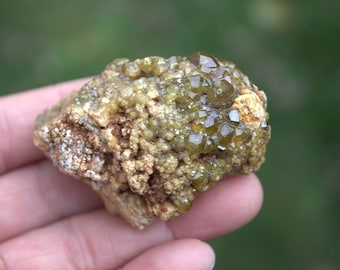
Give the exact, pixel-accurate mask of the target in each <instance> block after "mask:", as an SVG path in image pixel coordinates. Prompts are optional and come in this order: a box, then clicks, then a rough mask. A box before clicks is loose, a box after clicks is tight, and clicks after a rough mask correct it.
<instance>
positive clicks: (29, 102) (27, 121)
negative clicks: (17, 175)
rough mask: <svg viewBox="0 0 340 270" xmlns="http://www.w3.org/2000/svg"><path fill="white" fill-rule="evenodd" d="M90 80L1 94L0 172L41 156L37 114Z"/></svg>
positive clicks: (33, 160)
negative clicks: (36, 143)
mask: <svg viewBox="0 0 340 270" xmlns="http://www.w3.org/2000/svg"><path fill="white" fill-rule="evenodd" d="M88 80H89V79H88V78H87V79H86V78H85V79H79V80H74V81H69V82H64V83H60V84H55V85H51V86H46V87H41V88H38V89H35V90H30V91H27V92H24V93H21V94H14V95H9V96H5V97H3V98H0V134H1V137H2V138H1V143H0V174H3V173H4V172H6V171H9V170H11V169H14V168H17V167H20V166H22V165H25V164H28V163H31V162H35V161H37V160H39V159H40V158H42V156H43V155H42V153H41V152H40V151H39V150H38V149H37V148H36V147H35V146H34V145H33V142H32V133H33V130H34V121H35V118H36V116H37V115H38V114H39V113H41V112H42V111H43V110H44V109H45V108H47V107H49V106H51V105H54V104H55V103H57V102H58V101H60V100H61V99H63V98H65V97H67V96H68V95H69V94H70V93H71V92H72V91H75V90H79V89H80V88H81V86H82V85H83V84H84V83H85V82H87V81H88Z"/></svg>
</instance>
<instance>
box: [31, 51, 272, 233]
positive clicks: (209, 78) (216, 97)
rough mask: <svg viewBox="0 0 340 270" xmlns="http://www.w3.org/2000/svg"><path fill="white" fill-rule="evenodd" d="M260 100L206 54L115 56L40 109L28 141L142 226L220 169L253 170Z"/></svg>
mask: <svg viewBox="0 0 340 270" xmlns="http://www.w3.org/2000/svg"><path fill="white" fill-rule="evenodd" d="M266 106H267V104H266V96H265V94H264V92H262V91H260V90H258V88H257V87H256V86H255V85H254V84H253V83H252V82H250V80H249V79H248V77H247V76H246V75H244V74H243V73H242V72H241V71H240V70H238V69H237V67H236V66H235V64H233V63H231V62H229V61H225V60H219V59H216V58H215V57H214V56H212V55H210V54H208V53H202V52H198V53H195V54H193V55H191V56H189V57H180V56H173V57H170V58H168V59H165V58H162V57H156V56H152V57H146V58H144V59H137V60H134V61H130V60H128V59H125V58H120V59H116V60H114V61H113V62H112V63H110V64H109V65H107V67H106V69H105V70H104V71H103V72H102V73H101V74H100V75H99V76H96V77H94V78H93V79H92V80H90V81H89V82H88V83H87V84H85V85H84V86H83V87H82V88H81V89H80V91H79V92H78V93H74V94H72V95H71V96H70V97H69V98H68V99H66V100H64V101H62V102H61V103H59V104H57V105H56V106H55V107H53V108H51V109H48V110H46V111H45V112H44V113H43V114H42V115H40V116H39V117H38V118H37V122H36V130H35V132H34V142H35V144H36V145H37V146H38V147H39V148H40V149H41V150H43V151H44V152H45V154H46V155H47V156H48V157H49V158H51V160H52V161H53V162H54V164H55V165H56V166H57V167H58V168H59V169H60V170H61V171H63V172H65V173H66V174H69V175H72V176H75V177H77V178H79V179H81V180H83V181H84V182H86V183H87V184H89V185H91V186H92V187H93V189H95V190H96V191H97V192H98V194H99V195H100V196H101V197H102V199H103V201H104V203H105V205H106V207H107V209H108V210H109V211H110V212H113V213H115V212H117V211H118V212H119V213H120V214H121V216H122V217H123V218H125V219H126V220H127V221H128V222H129V223H131V224H132V225H134V226H136V227H138V228H143V227H144V226H146V225H147V224H149V223H150V222H152V221H153V220H154V219H155V218H160V219H163V220H167V219H169V218H171V217H173V216H176V215H178V214H180V213H183V212H186V211H188V210H189V209H190V206H191V205H192V203H193V200H194V198H195V196H196V195H197V194H198V193H199V192H201V191H204V190H206V189H208V188H209V187H211V186H212V185H213V184H214V183H216V182H217V181H218V180H219V179H221V177H223V176H227V175H233V174H244V173H245V174H248V173H251V172H254V171H256V170H257V169H259V167H260V166H261V164H262V163H263V162H264V155H265V151H266V145H267V143H268V141H269V139H270V126H269V124H268V113H267V112H266Z"/></svg>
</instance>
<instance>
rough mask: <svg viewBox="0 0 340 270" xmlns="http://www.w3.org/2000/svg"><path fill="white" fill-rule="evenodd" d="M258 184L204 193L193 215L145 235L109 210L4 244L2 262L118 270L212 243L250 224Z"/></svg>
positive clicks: (235, 181) (229, 182) (238, 183)
mask: <svg viewBox="0 0 340 270" xmlns="http://www.w3.org/2000/svg"><path fill="white" fill-rule="evenodd" d="M256 182H257V179H256V177H255V176H253V175H250V176H238V177H233V178H230V179H226V180H224V181H221V182H220V183H219V184H218V185H217V186H215V187H213V188H212V189H211V190H210V191H209V192H206V193H202V194H201V196H199V197H198V198H197V200H196V201H195V203H194V206H193V208H192V210H191V211H190V212H189V213H188V214H186V215H184V216H182V217H179V218H176V219H173V220H172V221H170V222H168V223H166V222H160V221H157V222H154V223H153V224H152V225H151V226H149V227H148V228H146V229H145V230H143V231H138V230H136V229H133V228H131V227H130V226H129V225H127V224H126V223H125V222H124V221H123V220H121V219H120V218H119V217H118V216H110V215H109V214H107V212H106V211H95V212H92V213H85V214H82V215H78V216H75V217H71V218H69V219H65V220H63V221H59V222H57V223H55V224H51V225H49V226H46V227H44V228H41V229H37V230H34V231H32V232H29V233H27V234H24V235H22V236H20V237H17V238H14V239H12V240H9V241H8V242H5V243H3V244H2V245H0V258H2V259H3V261H4V262H5V264H6V265H7V267H8V268H9V269H29V268H28V266H36V265H39V266H40V267H41V269H46V268H48V269H54V268H53V267H50V266H51V265H52V266H53V265H58V266H59V268H58V269H60V266H63V267H62V268H63V269H107V268H111V269H112V268H115V267H118V266H120V265H122V264H125V263H127V262H128V261H130V260H131V259H132V258H134V257H136V256H137V255H139V254H140V253H141V252H143V251H145V250H146V249H148V248H151V247H153V246H155V245H159V244H160V243H163V242H166V241H170V240H173V239H176V238H199V239H208V238H211V237H216V236H218V235H221V234H224V233H227V232H230V231H232V230H235V229H236V228H238V227H240V226H242V225H244V224H245V223H246V222H248V221H249V220H250V219H251V218H252V217H253V216H254V215H255V214H256V213H257V212H258V210H259V209H258V208H259V207H260V205H261V202H262V189H261V186H260V184H259V183H258V182H257V183H256ZM206 204H207V205H206ZM214 206H215V207H214ZM51 243H53V245H51ZM28 247H29V248H28ZM47 262H48V263H47ZM9 266H11V267H12V268H11V267H9ZM64 266H65V267H64ZM25 267H27V268H25ZM34 269H37V268H34ZM56 269H57V268H56Z"/></svg>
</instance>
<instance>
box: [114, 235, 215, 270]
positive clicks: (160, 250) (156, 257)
mask: <svg viewBox="0 0 340 270" xmlns="http://www.w3.org/2000/svg"><path fill="white" fill-rule="evenodd" d="M214 263H215V255H214V252H213V250H212V249H211V247H210V246H209V245H208V244H207V243H204V242H202V241H200V240H197V239H182V240H175V241H170V242H167V243H164V244H161V245H159V246H156V247H153V248H151V249H149V250H147V251H145V252H144V253H142V254H141V255H139V256H138V257H137V258H135V259H133V260H132V261H131V262H129V263H127V264H126V265H125V266H123V267H122V268H121V269H120V270H140V269H148V270H173V269H177V270H181V269H183V270H190V269H192V270H211V269H213V267H214Z"/></svg>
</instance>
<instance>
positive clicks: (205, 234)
mask: <svg viewBox="0 0 340 270" xmlns="http://www.w3.org/2000/svg"><path fill="white" fill-rule="evenodd" d="M85 82H86V80H84V79H82V80H77V81H71V82H66V83H62V84H57V85H53V86H48V87H43V88H40V89H37V90H33V91H28V92H25V93H22V94H15V95H11V96H7V97H3V98H0V134H1V141H0V207H1V211H0V269H1V270H2V269H6V270H18V269H20V270H25V269H35V270H39V269H52V270H53V269H58V270H59V269H65V270H68V269H91V270H92V269H97V270H100V269H125V270H128V269H212V266H213V264H214V259H215V258H214V253H213V251H212V249H211V248H210V247H209V246H208V244H206V243H204V242H202V240H207V239H211V238H214V237H217V236H220V235H223V234H226V233H229V232H231V231H233V230H235V229H237V228H239V227H241V226H242V225H244V224H245V223H247V222H248V221H249V220H251V219H252V218H253V217H254V216H255V215H256V213H257V212H258V210H259V209H260V207H261V203H262V189H261V185H260V183H259V181H258V179H257V178H256V176H255V175H247V176H234V177H230V178H228V179H224V180H221V181H220V182H219V183H218V184H217V185H216V186H215V187H213V188H211V189H210V190H209V191H208V192H205V193H202V194H201V195H200V196H199V197H198V198H197V199H196V200H195V202H194V204H193V206H192V208H191V210H190V211H189V212H188V213H186V214H183V215H181V216H179V217H176V218H173V219H171V220H169V221H167V222H163V221H156V222H154V223H153V224H151V225H150V226H149V227H148V228H146V229H145V230H143V231H139V230H136V229H133V228H131V226H130V225H128V224H127V223H125V222H124V221H123V220H122V219H121V218H120V217H119V216H113V215H110V214H108V213H107V212H106V211H105V210H104V208H103V204H102V203H101V201H100V200H99V198H98V197H97V196H96V195H95V193H94V192H93V191H92V190H91V189H90V188H89V187H87V186H86V185H84V184H83V183H81V182H80V181H77V180H73V179H70V177H69V176H66V175H64V174H62V173H60V172H59V171H58V170H57V169H56V168H55V167H54V166H53V165H52V162H51V161H49V160H47V159H45V158H44V157H43V155H42V153H41V152H40V151H39V150H38V149H36V148H35V147H34V145H33V143H32V132H33V129H34V119H35V117H36V116H37V114H38V113H41V112H42V111H43V109H45V108H46V107H48V106H51V105H53V104H55V103H56V102H58V101H59V100H60V99H62V98H65V97H66V96H68V95H69V94H70V92H71V91H73V90H77V89H80V87H81V85H83V84H84V83H85Z"/></svg>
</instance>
